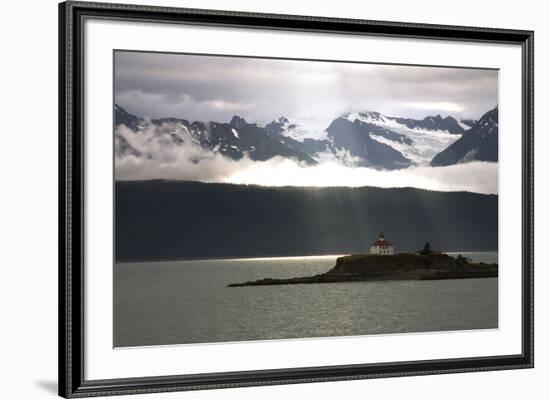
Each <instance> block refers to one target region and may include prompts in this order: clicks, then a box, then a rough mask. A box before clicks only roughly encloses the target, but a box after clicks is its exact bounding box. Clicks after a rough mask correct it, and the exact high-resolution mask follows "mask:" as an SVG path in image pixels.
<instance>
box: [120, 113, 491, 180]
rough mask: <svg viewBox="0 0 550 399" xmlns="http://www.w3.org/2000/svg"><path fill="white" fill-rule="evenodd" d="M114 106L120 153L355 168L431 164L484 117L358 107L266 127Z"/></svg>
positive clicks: (283, 119)
mask: <svg viewBox="0 0 550 399" xmlns="http://www.w3.org/2000/svg"><path fill="white" fill-rule="evenodd" d="M114 111H115V154H116V156H117V157H125V156H133V157H138V158H139V157H144V158H151V159H155V158H158V157H161V158H162V160H163V162H164V161H166V162H170V159H172V158H174V157H177V156H181V155H182V154H184V155H185V156H191V157H192V158H193V159H192V161H193V162H200V160H201V157H207V156H215V155H221V156H225V157H228V158H231V159H233V160H240V159H243V158H247V159H250V160H253V161H265V160H268V159H271V158H273V157H276V156H279V157H283V158H292V159H295V160H297V161H299V162H302V163H304V164H307V165H313V164H317V163H322V162H325V161H327V160H329V161H332V162H338V163H342V164H344V165H347V166H351V167H356V166H361V167H372V168H377V169H389V170H392V169H402V168H407V167H410V166H413V165H430V162H432V159H434V157H435V156H436V155H437V154H440V153H441V154H442V153H443V152H444V150H445V149H447V148H450V146H451V145H452V144H453V143H455V142H458V141H460V140H462V139H461V137H462V138H464V137H465V136H466V135H469V133H470V132H471V131H473V130H475V127H476V126H478V124H479V123H481V122H482V121H481V120H480V121H479V122H477V123H476V125H475V126H474V128H472V129H470V130H468V131H466V133H465V130H464V129H463V127H462V126H461V123H462V122H460V123H459V122H458V121H457V120H456V119H454V118H452V117H450V116H449V117H446V118H443V117H441V116H440V115H436V116H429V117H426V118H424V119H410V118H399V117H390V116H386V115H383V114H381V113H379V112H353V113H346V114H343V115H341V116H340V117H338V118H336V119H334V120H333V121H332V122H330V123H329V124H328V126H327V127H324V128H323V124H321V123H318V122H314V121H312V120H299V119H292V118H288V117H284V116H282V117H280V118H278V119H276V120H274V121H272V122H270V123H268V124H267V125H265V126H261V125H259V124H256V123H251V122H248V121H246V120H245V119H244V118H242V117H239V116H236V115H235V116H233V118H232V119H231V120H230V121H229V123H225V122H214V121H211V122H201V121H194V122H190V121H188V120H186V119H179V118H162V119H146V118H140V117H137V116H135V115H132V114H131V113H129V112H127V111H126V110H125V109H124V108H122V107H120V106H119V105H115V109H114ZM482 119H483V118H482ZM481 153H483V152H481ZM472 159H473V160H474V159H478V158H476V157H473V158H472ZM432 164H433V165H436V163H432Z"/></svg>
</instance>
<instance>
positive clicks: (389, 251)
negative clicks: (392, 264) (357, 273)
mask: <svg viewBox="0 0 550 399" xmlns="http://www.w3.org/2000/svg"><path fill="white" fill-rule="evenodd" d="M370 253H371V254H373V255H393V244H392V243H391V242H389V241H388V240H386V238H385V237H384V233H380V234H378V240H376V241H374V242H373V243H372V244H371V246H370Z"/></svg>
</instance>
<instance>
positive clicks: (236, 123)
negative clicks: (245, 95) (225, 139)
mask: <svg viewBox="0 0 550 399" xmlns="http://www.w3.org/2000/svg"><path fill="white" fill-rule="evenodd" d="M246 125H248V123H247V122H246V121H245V120H244V118H242V117H240V116H239V115H233V118H231V122H229V126H231V127H232V128H233V129H240V128H241V127H243V126H246Z"/></svg>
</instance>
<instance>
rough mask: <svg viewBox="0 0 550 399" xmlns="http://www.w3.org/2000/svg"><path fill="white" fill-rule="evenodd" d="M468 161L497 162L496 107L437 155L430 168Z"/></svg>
mask: <svg viewBox="0 0 550 399" xmlns="http://www.w3.org/2000/svg"><path fill="white" fill-rule="evenodd" d="M470 161H487V162H498V106H497V107H495V108H494V109H492V110H491V111H489V112H487V113H486V114H485V115H483V116H482V117H481V119H480V120H479V121H477V122H476V123H475V124H474V125H473V126H472V128H471V129H470V130H468V131H467V132H466V133H464V134H463V135H462V137H461V138H460V139H458V140H457V141H456V142H454V143H453V144H452V145H450V146H449V147H448V148H446V149H445V150H443V151H441V152H440V153H439V154H437V155H436V156H435V157H434V158H433V160H432V162H431V165H432V166H447V165H454V164H457V163H464V162H470Z"/></svg>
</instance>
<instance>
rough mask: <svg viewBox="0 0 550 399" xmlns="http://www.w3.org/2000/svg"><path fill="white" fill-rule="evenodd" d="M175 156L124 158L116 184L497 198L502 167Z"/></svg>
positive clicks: (118, 166) (196, 154) (199, 154)
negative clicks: (188, 183) (412, 191)
mask: <svg viewBox="0 0 550 399" xmlns="http://www.w3.org/2000/svg"><path fill="white" fill-rule="evenodd" d="M187 154H188V155H189V153H187ZM170 155H171V156H169V157H166V158H164V159H144V158H137V157H134V156H126V157H124V158H119V159H117V160H116V164H115V176H116V179H117V180H150V179H170V180H195V181H201V182H218V183H234V184H257V185H264V186H318V187H325V186H349V187H360V186H375V187H415V188H422V189H428V190H436V191H470V192H477V193H484V194H497V193H498V164H496V163H488V162H471V163H465V164H459V165H453V166H445V167H429V166H423V167H411V168H408V169H402V170H395V171H386V170H375V169H371V168H363V167H361V168H359V167H355V168H353V167H347V166H344V165H341V164H338V163H336V162H326V163H323V164H320V165H316V166H305V165H302V164H300V163H298V162H296V161H293V160H290V159H286V158H280V157H275V158H272V159H270V160H268V161H264V162H255V161H252V160H250V159H242V160H240V161H234V160H232V159H229V158H227V157H224V156H222V155H220V154H216V153H211V152H208V153H207V152H206V151H197V149H196V148H194V152H193V156H192V157H187V156H186V157H183V156H178V155H174V154H170ZM167 158H168V159H167Z"/></svg>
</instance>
